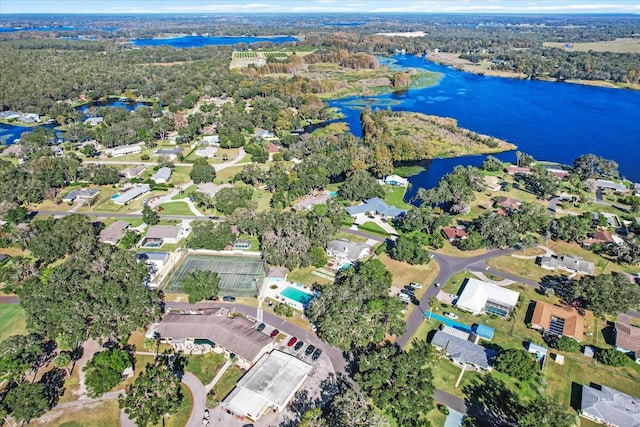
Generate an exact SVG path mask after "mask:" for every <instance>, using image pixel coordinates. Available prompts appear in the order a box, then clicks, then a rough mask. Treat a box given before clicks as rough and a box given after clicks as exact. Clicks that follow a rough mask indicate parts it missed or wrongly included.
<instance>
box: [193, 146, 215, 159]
mask: <svg viewBox="0 0 640 427" xmlns="http://www.w3.org/2000/svg"><path fill="white" fill-rule="evenodd" d="M217 152H218V148H217V147H205V148H199V149H197V150H196V151H195V155H196V156H199V157H208V158H212V157H215V156H216V153H217Z"/></svg>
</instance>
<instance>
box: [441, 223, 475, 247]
mask: <svg viewBox="0 0 640 427" xmlns="http://www.w3.org/2000/svg"><path fill="white" fill-rule="evenodd" d="M442 234H443V236H444V238H445V239H447V240H448V241H450V242H452V243H453V242H456V241H458V240H464V239H466V238H467V237H469V233H467V227H465V226H464V225H456V226H455V227H443V228H442Z"/></svg>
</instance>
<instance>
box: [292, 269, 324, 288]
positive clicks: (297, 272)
mask: <svg viewBox="0 0 640 427" xmlns="http://www.w3.org/2000/svg"><path fill="white" fill-rule="evenodd" d="M315 270H316V268H315V267H304V268H296V269H294V270H291V272H290V273H289V274H288V275H287V280H289V281H290V282H298V283H302V284H303V285H307V286H311V285H313V284H314V283H318V284H320V285H327V284H329V283H333V281H332V280H329V279H326V278H324V277H323V276H316V275H315V274H313V272H314V271H315Z"/></svg>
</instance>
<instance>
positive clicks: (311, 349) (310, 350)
mask: <svg viewBox="0 0 640 427" xmlns="http://www.w3.org/2000/svg"><path fill="white" fill-rule="evenodd" d="M315 350H316V347H315V346H314V345H309V347H307V349H306V350H305V351H304V354H306V355H307V356H308V355H310V354H311V353H313V352H314V351H315Z"/></svg>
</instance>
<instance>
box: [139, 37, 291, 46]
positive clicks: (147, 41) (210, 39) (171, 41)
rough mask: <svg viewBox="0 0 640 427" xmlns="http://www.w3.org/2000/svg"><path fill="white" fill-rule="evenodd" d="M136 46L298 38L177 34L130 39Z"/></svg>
mask: <svg viewBox="0 0 640 427" xmlns="http://www.w3.org/2000/svg"><path fill="white" fill-rule="evenodd" d="M131 41H132V42H133V44H135V45H138V46H171V47H178V48H188V47H202V46H210V45H234V44H238V43H246V44H252V43H264V42H269V43H276V44H280V43H285V42H297V41H298V39H297V38H296V37H292V36H275V37H220V36H181V37H180V36H178V37H174V38H155V39H137V40H135V39H134V40H131Z"/></svg>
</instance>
